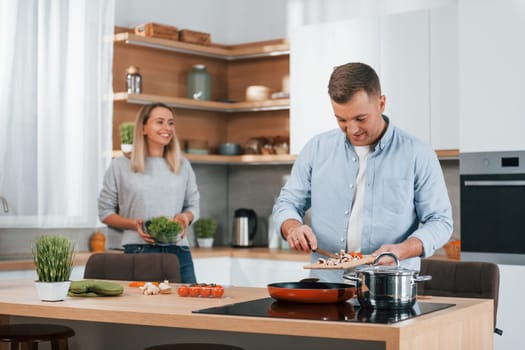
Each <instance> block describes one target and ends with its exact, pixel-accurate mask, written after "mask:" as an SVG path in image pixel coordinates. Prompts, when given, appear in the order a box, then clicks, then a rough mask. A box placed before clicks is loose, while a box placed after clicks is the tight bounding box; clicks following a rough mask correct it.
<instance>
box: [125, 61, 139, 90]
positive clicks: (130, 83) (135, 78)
mask: <svg viewBox="0 0 525 350" xmlns="http://www.w3.org/2000/svg"><path fill="white" fill-rule="evenodd" d="M126 72H127V74H126V87H127V90H128V94H140V93H141V92H142V76H141V75H140V73H139V67H136V66H129V67H128V69H126Z"/></svg>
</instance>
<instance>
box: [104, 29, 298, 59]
mask: <svg viewBox="0 0 525 350" xmlns="http://www.w3.org/2000/svg"><path fill="white" fill-rule="evenodd" d="M114 41H115V43H124V44H129V45H138V46H146V47H150V48H154V49H160V50H167V51H175V52H180V53H187V54H191V55H198V56H204V57H212V58H219V59H223V60H227V61H233V60H240V59H249V58H256V57H269V56H280V55H289V54H290V46H289V44H288V43H287V42H286V40H283V39H279V40H271V41H264V42H257V43H250V44H241V45H230V46H226V45H211V46H204V45H196V44H190V43H186V42H182V41H175V40H167V39H159V38H152V37H144V36H140V35H135V34H131V33H127V32H125V33H118V34H115V38H114Z"/></svg>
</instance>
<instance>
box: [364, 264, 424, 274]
mask: <svg viewBox="0 0 525 350" xmlns="http://www.w3.org/2000/svg"><path fill="white" fill-rule="evenodd" d="M355 271H356V272H359V273H361V272H365V273H368V274H371V275H392V276H412V275H414V273H418V271H415V270H410V269H407V268H405V267H403V266H392V265H371V266H366V265H362V266H359V267H356V268H355Z"/></svg>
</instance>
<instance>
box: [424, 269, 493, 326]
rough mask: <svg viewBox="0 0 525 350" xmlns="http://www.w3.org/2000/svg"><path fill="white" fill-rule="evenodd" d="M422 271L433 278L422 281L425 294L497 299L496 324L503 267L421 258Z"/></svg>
mask: <svg viewBox="0 0 525 350" xmlns="http://www.w3.org/2000/svg"><path fill="white" fill-rule="evenodd" d="M420 275H431V276H432V279H431V280H430V281H426V282H424V283H421V284H420V286H419V287H418V288H419V289H418V293H419V294H421V295H433V296H445V297H463V298H489V299H493V300H494V327H496V319H497V313H498V295H499V268H498V265H496V264H494V263H489V262H474V261H452V260H436V259H421V270H420Z"/></svg>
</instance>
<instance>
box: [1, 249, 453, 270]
mask: <svg viewBox="0 0 525 350" xmlns="http://www.w3.org/2000/svg"><path fill="white" fill-rule="evenodd" d="M106 252H107V253H115V254H122V252H121V251H117V250H108V251H106ZM191 252H192V256H193V258H194V259H206V258H218V257H232V258H241V259H268V260H283V261H297V262H304V263H305V264H308V263H309V262H310V261H309V257H310V256H309V255H308V254H305V253H301V252H296V251H293V250H288V249H286V250H285V249H270V248H231V247H217V248H196V247H192V248H191ZM91 254H96V253H93V252H78V253H77V255H76V259H75V265H76V266H83V265H85V264H86V262H87V260H88V258H89V257H90V256H91ZM431 259H439V260H456V259H450V258H448V257H447V256H446V255H435V256H433V257H431ZM456 261H457V260H456ZM34 268H35V265H34V262H33V260H32V258H31V257H30V256H27V255H14V256H12V259H8V257H4V259H3V260H0V271H21V270H32V269H34Z"/></svg>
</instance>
